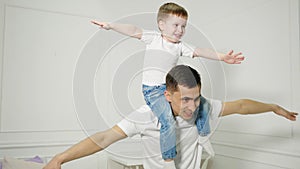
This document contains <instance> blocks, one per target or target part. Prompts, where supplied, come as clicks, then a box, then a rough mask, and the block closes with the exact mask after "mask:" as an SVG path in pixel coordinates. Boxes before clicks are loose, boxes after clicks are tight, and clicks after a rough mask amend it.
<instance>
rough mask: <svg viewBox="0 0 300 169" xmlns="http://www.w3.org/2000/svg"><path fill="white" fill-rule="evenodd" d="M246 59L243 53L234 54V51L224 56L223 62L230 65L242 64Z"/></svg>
mask: <svg viewBox="0 0 300 169" xmlns="http://www.w3.org/2000/svg"><path fill="white" fill-rule="evenodd" d="M244 59H245V57H244V56H243V55H242V52H239V53H233V50H230V51H229V52H228V53H227V54H224V55H223V56H222V60H223V61H224V62H225V63H228V64H240V63H241V62H242V61H243V60H244Z"/></svg>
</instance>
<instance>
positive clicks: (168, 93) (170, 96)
mask: <svg viewBox="0 0 300 169" xmlns="http://www.w3.org/2000/svg"><path fill="white" fill-rule="evenodd" d="M164 95H165V98H166V100H167V101H168V102H171V100H172V93H171V92H169V91H168V90H165V92H164Z"/></svg>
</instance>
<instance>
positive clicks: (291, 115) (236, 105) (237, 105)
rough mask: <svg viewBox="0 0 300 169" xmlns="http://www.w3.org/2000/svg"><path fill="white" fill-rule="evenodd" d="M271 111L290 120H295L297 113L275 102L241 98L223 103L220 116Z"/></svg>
mask: <svg viewBox="0 0 300 169" xmlns="http://www.w3.org/2000/svg"><path fill="white" fill-rule="evenodd" d="M269 111H273V112H274V113H275V114H277V115H280V116H283V117H285V118H287V119H289V120H291V121H295V120H296V116H297V115H298V113H296V112H290V111H288V110H285V109H284V108H282V107H280V106H279V105H276V104H267V103H262V102H258V101H254V100H249V99H241V100H237V101H232V102H224V103H223V111H222V113H221V114H220V116H227V115H231V114H243V115H245V114H259V113H264V112H269Z"/></svg>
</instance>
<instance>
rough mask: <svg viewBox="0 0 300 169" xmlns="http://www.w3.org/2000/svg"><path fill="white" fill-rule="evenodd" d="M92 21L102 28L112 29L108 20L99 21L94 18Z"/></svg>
mask: <svg viewBox="0 0 300 169" xmlns="http://www.w3.org/2000/svg"><path fill="white" fill-rule="evenodd" d="M91 22H92V23H93V24H95V25H98V26H100V28H102V29H106V30H110V29H111V28H110V26H109V23H107V22H98V21H95V20H92V21H91Z"/></svg>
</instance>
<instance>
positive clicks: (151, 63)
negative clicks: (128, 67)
mask: <svg viewBox="0 0 300 169" xmlns="http://www.w3.org/2000/svg"><path fill="white" fill-rule="evenodd" d="M141 41H142V42H144V43H145V44H146V51H145V57H144V66H143V80H142V83H143V84H145V85H148V86H154V85H160V84H164V83H165V76H166V74H167V72H169V70H170V69H171V68H173V67H174V66H176V64H177V62H178V59H179V57H180V56H186V57H193V53H194V49H195V48H194V47H192V46H190V45H188V44H185V43H183V42H178V43H171V42H168V41H166V40H165V39H163V38H162V36H161V33H159V32H156V31H146V30H143V34H142V37H141Z"/></svg>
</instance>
